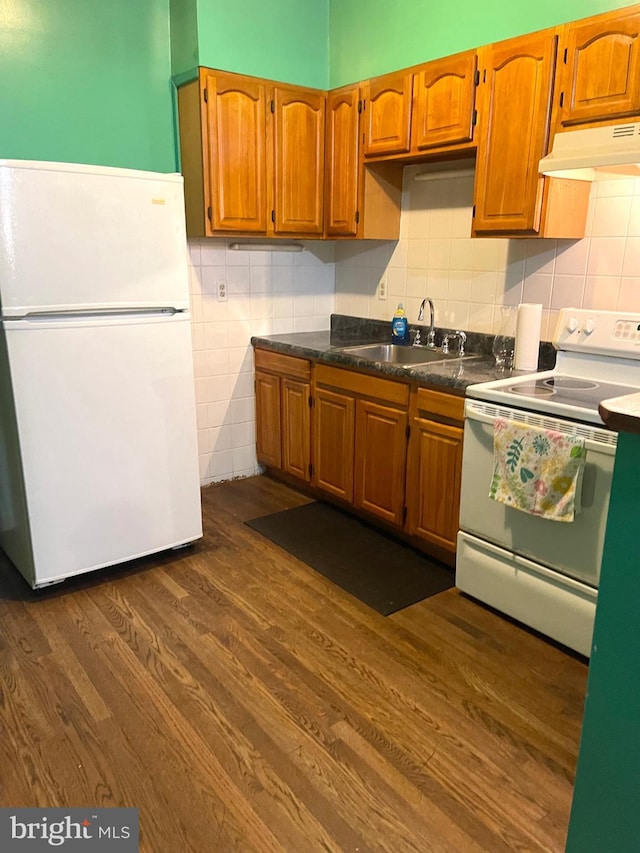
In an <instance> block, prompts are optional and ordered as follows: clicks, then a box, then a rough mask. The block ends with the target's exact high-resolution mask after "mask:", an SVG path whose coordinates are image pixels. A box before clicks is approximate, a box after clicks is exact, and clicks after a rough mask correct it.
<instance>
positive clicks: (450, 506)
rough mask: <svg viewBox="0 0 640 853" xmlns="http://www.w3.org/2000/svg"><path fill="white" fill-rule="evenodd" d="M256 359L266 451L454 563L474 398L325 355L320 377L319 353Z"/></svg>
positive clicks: (266, 457) (259, 436)
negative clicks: (467, 423) (468, 401)
mask: <svg viewBox="0 0 640 853" xmlns="http://www.w3.org/2000/svg"><path fill="white" fill-rule="evenodd" d="M255 362H256V385H255V387H256V440H257V453H258V460H259V461H260V462H261V463H263V464H264V465H267V466H269V467H270V468H271V469H276V470H279V471H282V472H284V473H286V474H288V475H290V476H291V477H295V478H296V479H298V480H300V481H301V482H302V481H304V482H305V483H309V484H310V485H311V486H312V487H313V488H314V489H317V490H318V493H319V494H324V495H326V497H327V499H331V498H334V499H336V500H337V501H338V502H339V503H341V504H343V505H348V506H351V507H353V508H354V510H358V511H361V512H363V513H365V514H366V515H368V516H371V517H372V518H374V519H379V520H380V521H382V522H384V523H385V525H386V526H387V527H390V528H394V529H395V530H396V531H398V532H402V533H403V534H404V535H405V536H408V537H411V541H412V542H413V543H414V544H415V545H416V546H417V547H420V548H423V549H424V550H425V551H429V552H430V553H432V554H433V555H434V556H436V557H438V558H439V559H442V560H445V561H447V562H451V561H452V560H453V558H454V555H455V550H456V537H457V532H458V514H459V507H460V481H461V470H462V439H463V418H464V397H461V396H459V395H456V394H451V393H447V392H443V391H437V390H435V389H431V388H423V387H420V388H413V389H411V387H410V385H409V383H408V382H403V381H401V380H395V379H387V378H384V377H381V376H374V375H372V374H364V373H358V372H357V371H354V370H349V369H347V368H339V367H334V366H333V365H328V364H323V363H317V364H315V366H314V368H313V381H312V380H311V363H310V362H308V361H306V360H305V359H300V358H294V357H292V356H287V355H284V354H280V353H276V352H271V351H267V350H261V349H256V351H255ZM310 396H311V398H312V401H313V408H310V406H309V399H310ZM311 413H313V414H311Z"/></svg>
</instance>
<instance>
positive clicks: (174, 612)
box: [0, 477, 587, 853]
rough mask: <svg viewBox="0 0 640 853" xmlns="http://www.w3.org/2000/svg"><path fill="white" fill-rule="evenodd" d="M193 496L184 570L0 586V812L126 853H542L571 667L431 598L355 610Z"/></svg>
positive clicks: (251, 487) (171, 561) (13, 579)
mask: <svg viewBox="0 0 640 853" xmlns="http://www.w3.org/2000/svg"><path fill="white" fill-rule="evenodd" d="M307 500H308V499H307V498H305V497H304V496H302V495H299V494H297V493H296V492H294V491H292V490H290V489H288V488H287V487H286V486H284V485H282V484H280V483H277V482H275V481H272V480H270V479H268V478H266V477H257V478H252V479H250V480H238V481H234V482H229V483H223V484H218V485H215V486H211V487H209V488H207V489H205V490H204V491H203V509H204V517H205V531H206V532H205V537H204V539H203V540H202V542H201V543H199V544H198V545H196V546H194V547H193V548H190V549H186V550H184V551H181V552H175V553H174V554H172V555H170V556H168V557H167V556H165V557H161V558H153V559H147V560H142V561H138V562H137V563H135V564H130V565H129V566H128V567H127V568H125V569H120V570H117V571H113V570H111V571H108V572H100V573H96V574H93V575H90V576H85V577H84V578H79V579H74V580H72V581H69V582H67V583H65V584H63V585H60V586H58V587H55V588H52V589H50V590H49V591H45V592H38V593H32V592H31V591H30V590H28V588H27V586H26V585H25V584H24V582H23V581H22V579H21V578H20V577H19V576H18V575H17V572H15V570H14V569H13V568H12V567H11V566H9V565H8V564H7V563H6V561H5V562H4V563H2V566H1V567H0V726H1V730H0V805H1V806H27V805H31V806H41V807H45V806H64V807H71V806H90V805H93V806H134V807H137V808H138V809H139V810H140V835H141V841H140V850H141V851H144V852H145V853H159V852H160V851H162V853H178V851H196V853H204V851H207V853H208V851H224V853H226V851H233V850H240V851H256V853H263V851H264V853H267V851H287V853H306V851H309V853H312V851H360V853H364V851H390V853H405V851H407V853H409V851H415V853H426V851H429V853H430V851H452V853H471V851H491V853H498V851H513V850H518V851H525V850H531V851H561V850H563V849H564V839H565V836H566V827H567V822H568V815H569V808H570V803H571V794H572V782H573V778H574V770H575V762H576V755H577V750H578V739H579V733H580V727H581V721H582V705H583V701H584V695H585V687H586V675H587V667H586V663H585V661H584V660H582V659H579V658H577V657H576V656H573V655H571V654H569V653H568V652H566V651H564V650H562V649H560V648H558V647H556V646H554V645H553V644H551V643H549V642H546V641H545V640H543V639H542V638H540V637H538V636H536V635H534V634H533V633H530V632H528V631H526V630H525V629H523V628H521V627H519V626H518V625H516V624H514V623H512V622H510V621H508V620H507V619H505V618H503V617H501V616H499V615H498V614H496V613H494V612H492V611H490V610H489V609H487V608H484V607H482V606H481V605H479V604H477V603H476V602H474V601H472V600H471V599H468V598H465V597H464V596H463V595H461V594H459V593H458V592H457V591H456V590H455V589H452V590H448V591H447V592H444V593H441V594H439V595H437V596H434V597H432V598H430V599H427V600H426V601H423V602H420V603H419V604H416V605H413V606H412V607H409V608H407V609H406V610H403V611H400V612H398V613H396V614H394V615H393V616H390V617H386V618H385V617H383V616H380V615H378V614H377V613H376V612H374V611H372V610H369V609H368V608H367V607H365V606H364V605H362V604H360V603H359V602H358V601H356V600H355V599H353V598H351V597H350V596H349V595H347V594H346V593H344V592H342V591H341V590H340V589H339V588H337V587H335V586H333V585H332V584H331V583H330V582H329V581H327V580H325V579H324V578H323V577H322V576H320V575H318V574H316V573H315V572H314V571H313V570H311V569H309V568H308V567H306V566H305V565H303V564H302V563H300V562H298V561H297V560H296V559H294V558H293V557H290V556H289V555H288V554H286V553H285V552H283V551H281V550H280V549H278V548H277V547H276V546H274V545H272V544H271V543H270V542H269V541H268V540H266V539H264V538H263V537H261V536H260V534H258V533H256V532H254V531H252V530H251V529H250V528H248V527H247V526H246V525H244V524H243V522H244V521H245V520H248V519H250V518H254V517H256V516H258V515H264V514H268V513H270V512H275V511H278V510H279V509H284V508H286V507H288V506H295V505H298V504H300V503H305V502H306V501H307Z"/></svg>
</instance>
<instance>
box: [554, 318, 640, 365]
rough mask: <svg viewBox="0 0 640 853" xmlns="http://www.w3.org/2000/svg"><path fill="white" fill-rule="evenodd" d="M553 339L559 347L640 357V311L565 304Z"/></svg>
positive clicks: (576, 350) (574, 350)
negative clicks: (594, 308) (626, 311)
mask: <svg viewBox="0 0 640 853" xmlns="http://www.w3.org/2000/svg"><path fill="white" fill-rule="evenodd" d="M553 343H554V345H555V347H556V349H559V350H567V351H573V352H588V353H596V354H599V355H614V356H618V357H620V358H637V359H640V312H639V313H638V314H631V313H625V312H623V311H590V310H587V309H584V308H563V309H562V310H561V311H560V315H559V317H558V325H557V326H556V330H555V333H554V335H553Z"/></svg>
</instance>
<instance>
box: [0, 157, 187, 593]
mask: <svg viewBox="0 0 640 853" xmlns="http://www.w3.org/2000/svg"><path fill="white" fill-rule="evenodd" d="M0 312H1V313H0V547H2V549H3V550H4V551H5V553H6V554H7V556H8V557H9V559H10V560H11V561H12V562H13V563H14V565H15V566H16V567H17V569H18V570H19V571H20V572H21V573H22V574H23V575H24V577H25V578H26V579H27V581H28V582H29V583H30V584H31V586H32V587H34V588H36V587H41V586H45V585H47V584H51V583H55V582H57V581H61V580H63V579H64V578H68V577H70V576H72V575H77V574H81V573H83V572H89V571H92V570H94V569H99V568H102V567H105V566H110V565H113V564H116V563H120V562H124V561H126V560H130V559H133V558H135V557H140V556H143V555H145V554H151V553H153V552H157V551H162V550H165V549H169V548H175V547H179V546H182V545H185V544H187V543H190V542H192V541H194V540H195V539H198V538H199V537H200V536H201V535H202V520H201V509H200V487H199V472H198V454H197V444H196V422H195V399H194V380H193V365H192V349H191V329H190V314H189V293H188V268H187V259H186V236H185V224H184V207H183V186H182V177H181V176H180V175H162V174H156V173H152V172H138V171H132V170H126V169H115V168H102V167H94V166H84V165H74V164H68V163H42V162H32V161H11V160H0Z"/></svg>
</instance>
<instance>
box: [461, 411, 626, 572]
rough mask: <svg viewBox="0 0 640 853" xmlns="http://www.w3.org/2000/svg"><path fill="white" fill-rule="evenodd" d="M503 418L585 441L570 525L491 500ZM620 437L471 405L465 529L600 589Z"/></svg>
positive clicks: (463, 499) (464, 481)
mask: <svg viewBox="0 0 640 853" xmlns="http://www.w3.org/2000/svg"><path fill="white" fill-rule="evenodd" d="M496 417H502V418H507V419H508V420H509V419H512V420H516V421H520V422H524V423H530V424H532V425H535V426H544V427H545V428H547V429H555V430H558V431H559V432H569V433H575V432H577V433H578V434H579V435H583V436H584V437H585V447H586V449H587V456H586V460H585V468H584V474H583V479H582V488H581V496H580V505H581V510H580V512H579V513H577V514H576V517H575V520H574V521H572V522H569V523H566V522H558V521H552V520H549V519H545V518H540V517H538V516H533V515H529V514H527V513H525V512H521V511H520V510H517V509H513V508H512V507H508V506H505V505H504V504H501V503H497V502H496V501H494V500H492V499H491V498H490V497H489V487H490V485H491V478H492V474H493V424H494V421H495V418H496ZM615 445H616V435H615V433H613V432H610V431H608V430H605V429H600V428H598V427H595V426H594V427H591V426H589V425H583V424H575V423H573V422H571V421H565V420H561V419H556V418H549V417H546V416H541V415H537V414H534V413H529V412H524V411H520V410H517V409H514V410H511V409H507V408H505V407H504V406H496V405H493V404H490V403H484V402H481V401H479V400H467V401H466V405H465V428H464V450H463V457H462V490H461V496H460V528H461V530H463V531H466V532H467V533H471V534H472V535H474V536H476V537H478V538H480V539H482V540H485V541H488V542H491V543H494V544H495V545H499V546H500V547H501V548H504V549H506V550H508V551H510V552H512V553H513V554H517V555H520V556H522V557H526V558H527V559H529V560H531V561H533V562H535V563H538V564H541V565H543V566H546V567H548V568H551V569H554V570H556V571H558V572H560V573H561V574H563V575H566V576H568V577H571V578H575V579H576V580H578V581H581V582H582V583H585V584H588V585H589V586H591V587H597V586H598V581H599V577H600V562H601V558H602V548H603V543H604V534H605V527H606V522H607V511H608V508H609V494H610V491H611V479H612V474H613V463H614V457H615Z"/></svg>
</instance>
